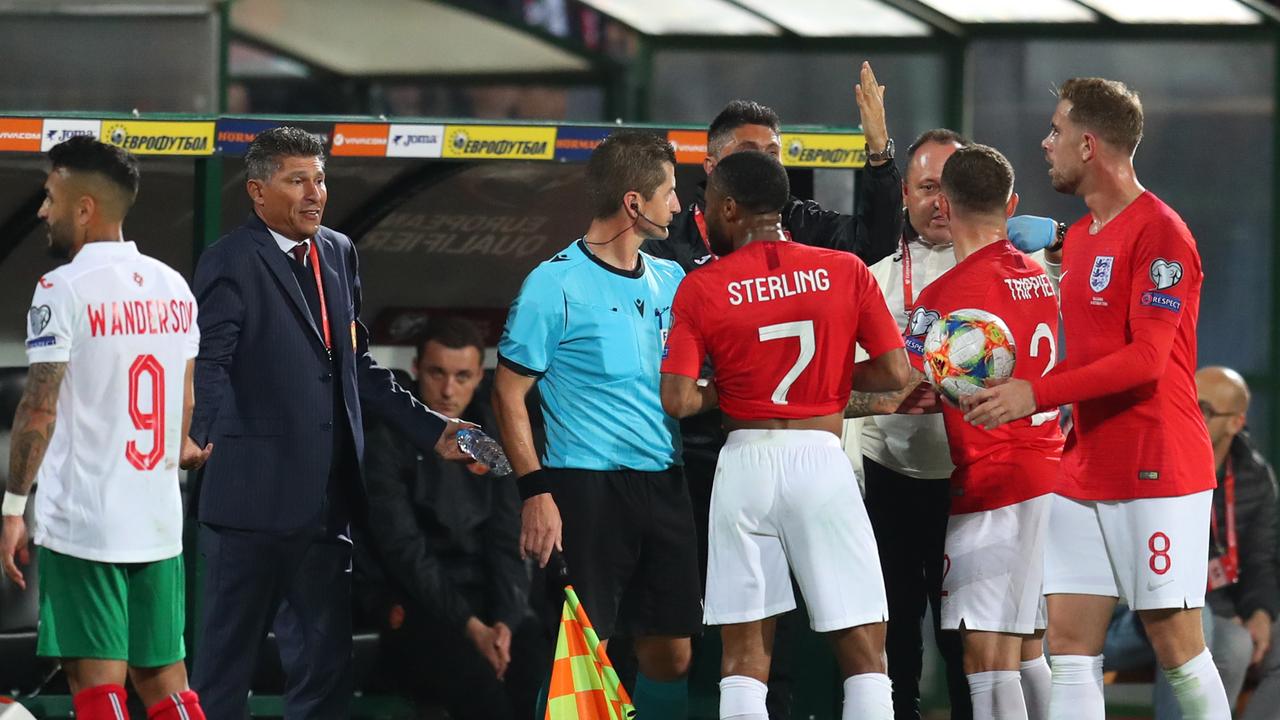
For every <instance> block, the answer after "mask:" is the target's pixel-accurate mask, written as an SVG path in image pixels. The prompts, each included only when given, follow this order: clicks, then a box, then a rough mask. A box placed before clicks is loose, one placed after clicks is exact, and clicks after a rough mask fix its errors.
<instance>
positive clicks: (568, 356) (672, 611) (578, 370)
mask: <svg viewBox="0 0 1280 720" xmlns="http://www.w3.org/2000/svg"><path fill="white" fill-rule="evenodd" d="M587 188H588V196H589V202H590V206H591V210H592V213H593V220H592V221H591V226H590V227H589V228H588V229H587V233H586V235H585V236H583V237H582V238H580V239H579V240H576V241H574V242H573V243H572V244H570V245H569V246H568V247H567V248H565V249H564V250H563V251H561V252H559V253H557V254H556V255H555V256H553V257H552V258H550V259H549V260H547V261H545V262H543V263H542V264H541V265H539V266H538V267H536V268H534V270H533V272H531V273H529V276H528V277H527V278H526V279H525V281H524V285H523V286H522V287H521V288H520V294H519V295H518V296H517V297H516V299H515V302H513V303H512V305H511V313H510V315H509V316H508V317H507V326H506V329H505V330H504V332H503V335H502V341H501V342H500V343H499V345H498V352H499V366H498V369H497V373H496V375H495V378H494V407H495V410H496V411H497V418H498V425H499V427H500V429H501V433H502V442H503V445H504V446H505V448H506V451H507V454H508V456H509V457H510V458H511V463H512V466H513V468H514V470H515V472H516V474H517V475H518V476H519V478H520V480H519V485H520V494H521V496H522V498H523V499H524V506H523V508H522V511H521V521H522V522H521V524H522V527H521V537H520V545H521V549H522V551H523V552H524V554H525V555H526V556H527V557H536V558H537V559H538V561H539V563H540V564H541V565H543V566H545V565H546V564H547V561H548V558H549V557H550V555H551V553H552V551H553V550H554V549H561V550H563V552H564V556H565V560H566V562H567V563H568V566H569V570H570V572H571V573H572V575H573V579H574V586H575V588H576V589H577V591H578V596H579V597H580V598H581V599H582V603H583V605H584V606H585V607H586V610H587V614H588V615H589V616H590V618H591V622H592V624H593V625H594V627H595V629H596V632H597V633H598V634H599V636H600V637H601V638H602V639H604V640H605V641H606V642H607V640H608V638H610V637H612V636H613V635H614V631H615V629H616V630H618V631H619V632H622V633H624V634H626V635H628V636H629V637H632V638H635V650H636V655H637V659H638V661H639V669H640V674H641V677H640V678H638V679H637V681H636V692H635V703H636V708H637V709H638V711H639V712H640V713H641V716H642V717H647V718H664V719H666V718H671V719H673V720H680V719H681V718H685V717H687V714H688V689H687V686H686V684H685V681H684V679H685V676H686V674H687V672H688V669H689V659H690V641H689V638H690V636H692V635H694V634H696V633H698V632H699V631H700V630H701V628H702V607H701V596H702V593H701V587H700V585H699V581H698V554H697V540H696V535H695V530H694V520H693V508H692V506H691V504H690V501H689V493H688V490H687V488H686V486H685V480H684V473H683V472H682V469H681V468H680V467H679V464H680V438H679V435H678V433H677V425H676V421H675V420H673V419H671V418H670V417H668V416H667V414H666V413H665V412H663V410H662V403H661V399H660V398H659V394H658V385H659V367H660V364H661V362H662V352H663V344H664V342H665V340H666V335H667V332H668V330H669V329H670V327H671V304H672V300H673V299H674V297H675V292H676V286H677V285H678V284H679V283H680V280H681V279H683V278H684V271H683V270H681V269H680V266H679V265H678V264H676V263H674V262H671V261H669V260H658V259H655V258H653V257H650V256H648V255H646V254H645V253H642V252H640V245H641V243H642V242H644V241H645V240H646V239H651V238H663V237H666V235H667V227H668V226H669V225H670V224H671V220H672V217H673V216H674V215H675V214H676V213H677V212H679V210H680V205H679V202H678V201H677V199H676V194H675V151H674V150H673V149H672V147H671V145H670V143H668V142H667V141H666V140H665V139H662V138H659V137H658V136H657V135H655V134H653V133H646V132H627V131H624V132H618V133H615V134H613V135H612V136H610V137H609V138H608V139H606V140H605V141H604V142H603V143H601V144H600V146H599V147H598V148H596V150H595V151H594V152H593V153H592V155H591V160H590V161H589V162H588V164H587ZM535 382H537V383H538V389H539V395H540V397H541V403H542V412H543V415H544V417H545V422H546V435H547V442H546V450H545V452H544V454H543V457H542V458H541V459H539V458H538V457H537V455H536V454H535V452H534V449H533V434H532V431H531V429H530V424H529V416H528V412H527V410H526V408H525V396H526V395H527V394H528V392H529V390H530V389H531V388H532V387H533V385H534V383H535Z"/></svg>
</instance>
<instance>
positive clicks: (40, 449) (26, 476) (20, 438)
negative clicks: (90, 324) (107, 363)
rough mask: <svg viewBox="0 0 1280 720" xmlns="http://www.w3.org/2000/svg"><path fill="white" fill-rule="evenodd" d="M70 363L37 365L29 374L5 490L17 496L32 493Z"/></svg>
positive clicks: (15, 427) (15, 419) (15, 423)
mask: <svg viewBox="0 0 1280 720" xmlns="http://www.w3.org/2000/svg"><path fill="white" fill-rule="evenodd" d="M66 372H67V364H66V363H64V362H62V363H34V364H32V365H31V369H30V370H29V371H28V372H27V384H26V387H24V388H23V390H22V401H21V402H19V403H18V411H17V413H15V414H14V417H13V437H12V438H11V439H10V441H9V481H8V483H7V484H6V487H5V489H6V490H7V491H8V492H11V493H14V494H16V495H26V494H28V493H30V492H31V485H32V484H33V483H34V482H35V479H36V470H38V469H39V468H40V461H41V460H43V459H44V452H45V450H46V449H48V447H49V440H50V438H52V437H53V427H54V423H55V420H56V419H57V413H58V391H59V390H60V389H61V388H62V377H63V376H64V375H66Z"/></svg>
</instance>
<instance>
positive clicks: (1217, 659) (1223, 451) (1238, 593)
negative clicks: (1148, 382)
mask: <svg viewBox="0 0 1280 720" xmlns="http://www.w3.org/2000/svg"><path fill="white" fill-rule="evenodd" d="M1196 394H1197V395H1198V396H1199V400H1200V412H1201V413H1202V414H1203V415H1204V421H1205V425H1206V426H1207V427H1208V430H1209V440H1210V442H1211V443H1212V445H1213V458H1214V465H1215V467H1216V470H1217V474H1218V487H1217V489H1216V490H1214V491H1213V516H1212V517H1213V520H1212V522H1211V524H1210V528H1209V581H1208V592H1207V594H1206V595H1205V613H1204V635H1205V640H1206V643H1207V644H1208V646H1209V650H1210V652H1211V653H1212V654H1213V661H1214V664H1215V665H1216V666H1217V668H1218V672H1219V674H1220V675H1221V676H1222V684H1223V687H1224V689H1225V690H1226V692H1227V700H1228V701H1229V703H1230V704H1231V706H1232V707H1235V704H1236V699H1237V698H1238V697H1239V695H1240V689H1241V687H1242V686H1243V685H1244V680H1245V676H1246V674H1247V673H1248V672H1249V670H1250V668H1251V667H1254V666H1257V668H1258V675H1259V677H1260V679H1261V684H1260V685H1259V688H1258V692H1257V693H1256V694H1255V695H1254V697H1253V699H1252V700H1250V702H1249V706H1248V710H1247V711H1246V712H1245V713H1244V714H1243V715H1240V716H1239V717H1241V718H1243V719H1244V720H1263V719H1264V718H1272V717H1274V716H1275V715H1274V713H1275V708H1277V707H1280V650H1277V649H1275V648H1276V646H1277V645H1278V644H1280V638H1277V637H1276V635H1275V633H1276V631H1277V629H1280V623H1275V622H1274V620H1275V618H1276V613H1277V611H1278V610H1280V586H1278V585H1277V580H1276V561H1277V557H1276V483H1275V478H1274V475H1273V473H1272V471H1271V468H1270V466H1268V465H1267V462H1266V461H1265V460H1263V459H1262V456H1261V454H1259V453H1258V452H1257V450H1255V449H1254V447H1253V444H1252V442H1251V441H1250V440H1249V435H1248V433H1247V432H1245V422H1246V415H1247V413H1248V410H1249V386H1248V385H1247V384H1246V383H1245V381H1244V378H1243V377H1241V376H1240V373H1238V372H1236V371H1235V370H1232V369H1231V368H1225V367H1206V368H1201V369H1200V371H1199V372H1197V373H1196ZM1137 627H1138V623H1137V618H1136V617H1135V616H1133V614H1132V613H1131V612H1126V613H1123V614H1118V615H1117V616H1116V618H1115V619H1114V620H1113V621H1112V623H1111V627H1110V628H1109V630H1108V632H1107V644H1106V649H1105V650H1104V651H1103V655H1104V656H1105V657H1106V667H1107V669H1109V670H1110V669H1116V670H1124V669H1131V668H1134V667H1139V666H1144V665H1145V666H1150V664H1151V663H1152V662H1154V656H1153V655H1152V653H1151V650H1150V645H1149V644H1148V643H1147V642H1146V640H1145V638H1143V637H1142V636H1141V635H1140V634H1139V633H1138V632H1137ZM1154 704H1155V718H1156V720H1181V718H1182V717H1183V716H1182V713H1181V712H1180V711H1179V709H1178V704H1177V702H1176V701H1175V700H1174V698H1173V692H1172V689H1171V688H1170V687H1169V683H1168V682H1167V681H1166V680H1165V679H1164V677H1163V676H1162V675H1157V677H1156V687H1155V697H1154Z"/></svg>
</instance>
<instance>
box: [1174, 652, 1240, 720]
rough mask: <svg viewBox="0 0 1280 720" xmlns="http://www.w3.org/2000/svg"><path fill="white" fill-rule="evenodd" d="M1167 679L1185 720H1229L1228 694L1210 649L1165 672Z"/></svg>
mask: <svg viewBox="0 0 1280 720" xmlns="http://www.w3.org/2000/svg"><path fill="white" fill-rule="evenodd" d="M1164 676H1165V678H1167V679H1168V680H1169V685H1170V686H1172V687H1173V696H1174V698H1176V699H1177V701H1178V707H1179V708H1181V709H1182V720H1230V718H1231V708H1230V707H1229V706H1228V705H1227V692H1226V690H1224V689H1223V687H1222V676H1221V675H1219V674H1218V668H1217V666H1215V665H1214V664H1213V655H1211V654H1210V653H1209V648H1205V649H1204V652H1202V653H1200V654H1199V655H1197V656H1195V657H1193V658H1191V659H1190V660H1188V661H1187V662H1186V664H1184V665H1181V666H1179V667H1176V668H1173V669H1172V670H1165V671H1164Z"/></svg>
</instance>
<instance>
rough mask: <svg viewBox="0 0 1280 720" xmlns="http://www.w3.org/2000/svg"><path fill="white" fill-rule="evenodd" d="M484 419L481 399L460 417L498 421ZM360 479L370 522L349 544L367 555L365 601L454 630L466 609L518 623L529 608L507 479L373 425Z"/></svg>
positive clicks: (490, 619)
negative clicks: (381, 600)
mask: <svg viewBox="0 0 1280 720" xmlns="http://www.w3.org/2000/svg"><path fill="white" fill-rule="evenodd" d="M479 395H480V393H477V396H479ZM491 415H492V414H491V413H490V412H489V411H488V409H487V408H485V407H483V406H482V403H479V402H473V403H472V405H471V407H469V408H467V410H466V412H464V413H463V417H464V418H466V419H468V420H471V421H474V422H477V423H478V424H480V425H481V426H483V427H496V425H495V424H494V422H493V418H492V416H491ZM365 485H366V488H367V491H368V494H369V523H368V527H366V528H364V533H363V538H357V542H356V544H357V546H359V545H360V540H361V539H363V540H365V543H364V550H365V551H367V554H366V555H365V557H366V558H367V560H366V563H365V565H366V566H365V567H363V568H361V569H360V571H359V573H358V582H359V583H361V584H362V585H363V586H364V587H362V588H360V590H358V591H357V594H358V595H362V600H363V604H365V605H366V606H367V607H369V606H372V605H374V604H375V603H374V602H370V601H369V600H368V598H372V597H378V596H380V595H381V596H382V597H385V598H389V599H390V601H391V602H396V603H400V604H404V605H405V606H406V612H407V613H408V614H413V613H415V612H417V613H423V612H425V613H426V614H427V615H429V616H430V619H431V620H432V621H434V622H438V623H442V624H444V625H447V626H449V627H455V628H457V629H458V630H459V631H461V630H462V628H463V626H464V624H465V623H466V621H467V619H468V618H470V617H471V616H472V615H474V616H476V617H479V618H480V619H481V620H482V621H484V622H486V623H490V624H491V623H494V622H497V621H502V622H504V623H506V624H507V626H508V627H511V628H513V629H514V628H515V627H516V626H517V625H518V623H519V621H520V619H521V618H522V617H523V616H524V615H525V614H526V612H527V610H528V607H529V603H528V591H529V576H528V574H527V573H526V571H525V566H524V562H523V561H522V560H521V559H520V548H519V541H520V496H519V492H518V491H517V490H516V485H515V482H514V481H513V480H512V479H511V478H510V477H494V476H492V475H486V476H484V477H479V476H476V475H473V474H472V473H471V472H470V471H469V470H467V469H466V468H465V467H463V466H462V465H459V464H456V463H449V462H446V461H444V460H441V459H440V458H439V457H437V456H436V455H435V454H434V453H430V454H428V453H424V452H422V450H420V449H418V448H416V447H414V446H413V444H412V443H410V442H409V441H408V440H407V439H406V438H405V437H404V436H403V435H402V434H400V433H399V432H398V431H396V430H394V429H392V428H390V427H388V426H387V425H386V424H384V423H377V424H374V425H373V426H371V427H370V428H369V431H368V435H367V450H366V451H365ZM369 556H372V557H369Z"/></svg>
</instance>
